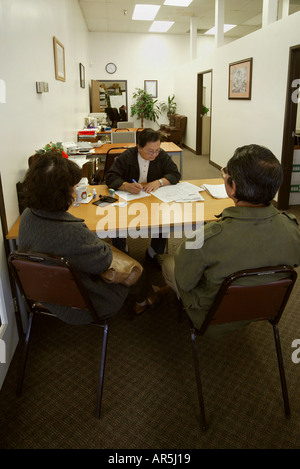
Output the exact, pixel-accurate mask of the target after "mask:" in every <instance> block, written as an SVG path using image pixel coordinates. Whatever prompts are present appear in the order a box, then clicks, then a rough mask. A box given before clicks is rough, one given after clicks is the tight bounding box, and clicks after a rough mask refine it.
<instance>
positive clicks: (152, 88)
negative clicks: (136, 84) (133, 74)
mask: <svg viewBox="0 0 300 469" xmlns="http://www.w3.org/2000/svg"><path fill="white" fill-rule="evenodd" d="M144 90H145V91H146V93H148V94H150V95H151V96H152V98H157V80H144Z"/></svg>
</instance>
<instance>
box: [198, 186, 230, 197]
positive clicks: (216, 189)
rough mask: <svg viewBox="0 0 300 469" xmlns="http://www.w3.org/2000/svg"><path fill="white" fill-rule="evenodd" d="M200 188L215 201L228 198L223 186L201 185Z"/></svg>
mask: <svg viewBox="0 0 300 469" xmlns="http://www.w3.org/2000/svg"><path fill="white" fill-rule="evenodd" d="M202 187H203V188H204V189H205V190H206V191H207V192H208V193H209V194H210V195H211V196H212V197H214V198H215V199H227V198H228V195H227V192H226V189H225V185H224V184H203V185H202Z"/></svg>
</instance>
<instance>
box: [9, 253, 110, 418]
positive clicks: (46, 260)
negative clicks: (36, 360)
mask: <svg viewBox="0 0 300 469" xmlns="http://www.w3.org/2000/svg"><path fill="white" fill-rule="evenodd" d="M8 264H9V267H10V270H11V272H12V275H13V277H14V279H15V282H16V284H17V286H18V288H19V290H20V292H21V295H22V297H23V299H24V302H25V305H26V309H27V312H28V314H29V321H28V328H27V332H26V335H25V338H24V347H23V355H22V361H21V372H20V376H19V381H18V387H17V395H19V396H20V395H21V393H22V387H23V381H24V375H25V368H26V363H27V356H28V348H29V341H30V337H31V328H32V323H33V319H34V318H35V316H36V315H47V316H52V317H55V318H57V316H55V315H54V314H52V313H51V311H50V310H49V309H48V308H46V307H45V306H43V303H46V304H55V305H61V306H67V307H70V308H74V309H78V308H79V309H81V310H84V311H86V313H87V314H89V318H90V319H91V321H90V323H89V324H88V325H93V326H97V327H100V328H102V329H103V341H102V347H101V348H102V352H101V361H100V374H99V384H98V397H97V408H96V416H97V417H98V418H100V413H101V403H102V393H103V381H104V369H105V362H106V351H107V339H108V330H109V320H108V319H105V320H101V319H100V318H99V316H98V315H97V312H96V310H95V308H94V306H93V304H92V302H91V300H90V298H89V295H88V292H87V290H86V288H85V286H84V285H83V283H82V281H81V278H80V276H79V274H78V272H77V270H76V269H75V267H74V266H73V265H72V264H71V263H70V262H69V261H68V260H67V259H65V258H63V257H61V256H54V255H50V254H42V253H24V252H11V253H10V254H9V256H8Z"/></svg>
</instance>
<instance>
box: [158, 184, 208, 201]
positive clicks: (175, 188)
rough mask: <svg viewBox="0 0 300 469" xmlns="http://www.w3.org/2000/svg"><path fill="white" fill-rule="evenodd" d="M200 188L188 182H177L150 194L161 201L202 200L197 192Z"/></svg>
mask: <svg viewBox="0 0 300 469" xmlns="http://www.w3.org/2000/svg"><path fill="white" fill-rule="evenodd" d="M199 191H201V188H200V187H198V186H195V185H194V184H191V183H189V182H179V183H178V184H171V185H168V186H163V187H160V188H159V189H157V190H156V191H155V192H152V194H153V195H154V196H155V197H157V198H158V199H159V200H161V201H162V202H166V203H169V202H198V201H203V200H204V199H203V197H202V195H200V194H199Z"/></svg>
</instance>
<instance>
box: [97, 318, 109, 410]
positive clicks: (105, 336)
mask: <svg viewBox="0 0 300 469" xmlns="http://www.w3.org/2000/svg"><path fill="white" fill-rule="evenodd" d="M102 327H103V326H102ZM107 339H108V324H106V325H105V326H104V330H103V343H102V354H101V363H100V375H99V386H98V400H97V411H96V417H97V418H100V414H101V403H102V392H103V381H104V370H105V362H106V350H107Z"/></svg>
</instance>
